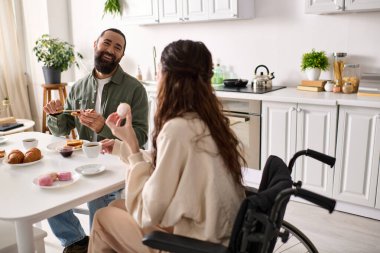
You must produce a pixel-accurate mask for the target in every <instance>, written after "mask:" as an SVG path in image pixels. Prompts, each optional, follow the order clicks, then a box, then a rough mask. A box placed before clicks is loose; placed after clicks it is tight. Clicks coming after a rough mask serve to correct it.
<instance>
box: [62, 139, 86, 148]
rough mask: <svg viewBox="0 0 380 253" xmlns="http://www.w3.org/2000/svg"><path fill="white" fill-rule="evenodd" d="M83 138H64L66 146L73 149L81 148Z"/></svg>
mask: <svg viewBox="0 0 380 253" xmlns="http://www.w3.org/2000/svg"><path fill="white" fill-rule="evenodd" d="M82 145H83V140H66V146H70V147H73V148H74V149H78V148H81V147H82Z"/></svg>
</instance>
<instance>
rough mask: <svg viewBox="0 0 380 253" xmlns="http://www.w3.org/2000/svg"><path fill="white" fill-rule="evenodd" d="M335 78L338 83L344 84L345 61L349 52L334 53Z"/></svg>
mask: <svg viewBox="0 0 380 253" xmlns="http://www.w3.org/2000/svg"><path fill="white" fill-rule="evenodd" d="M333 55H334V80H336V83H335V84H337V85H339V86H342V85H343V80H342V72H343V68H344V62H345V60H346V56H347V53H341V52H339V53H334V54H333Z"/></svg>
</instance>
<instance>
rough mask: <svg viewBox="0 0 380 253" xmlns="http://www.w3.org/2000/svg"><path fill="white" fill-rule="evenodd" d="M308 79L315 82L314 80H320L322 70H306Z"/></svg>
mask: <svg viewBox="0 0 380 253" xmlns="http://www.w3.org/2000/svg"><path fill="white" fill-rule="evenodd" d="M305 73H306V76H307V79H309V80H311V81H313V80H319V76H320V75H321V70H320V69H317V68H309V69H306V70H305Z"/></svg>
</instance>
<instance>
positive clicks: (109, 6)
mask: <svg viewBox="0 0 380 253" xmlns="http://www.w3.org/2000/svg"><path fill="white" fill-rule="evenodd" d="M107 13H108V14H112V15H114V16H116V15H120V16H121V14H122V13H121V5H120V2H119V0H106V2H105V3H104V10H103V17H104V15H106V14H107Z"/></svg>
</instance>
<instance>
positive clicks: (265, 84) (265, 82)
mask: <svg viewBox="0 0 380 253" xmlns="http://www.w3.org/2000/svg"><path fill="white" fill-rule="evenodd" d="M259 68H265V69H266V71H267V74H266V75H264V73H263V72H260V75H258V74H257V70H258V69H259ZM273 74H274V73H273V72H272V73H270V74H269V69H268V67H267V66H265V65H259V66H257V67H256V68H255V76H254V77H253V81H252V87H253V89H270V88H272V79H273V78H274V75H273Z"/></svg>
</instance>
